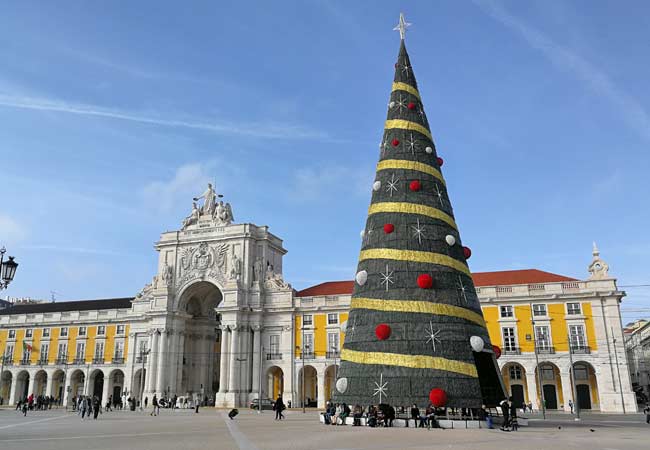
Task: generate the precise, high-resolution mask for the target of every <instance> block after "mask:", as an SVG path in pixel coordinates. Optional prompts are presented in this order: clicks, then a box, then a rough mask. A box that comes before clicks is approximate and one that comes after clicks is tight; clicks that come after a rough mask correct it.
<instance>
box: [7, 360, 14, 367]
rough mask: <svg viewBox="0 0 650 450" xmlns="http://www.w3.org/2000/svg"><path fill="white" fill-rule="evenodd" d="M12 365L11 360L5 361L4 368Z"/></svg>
mask: <svg viewBox="0 0 650 450" xmlns="http://www.w3.org/2000/svg"><path fill="white" fill-rule="evenodd" d="M13 365H14V360H13V359H9V358H7V359H5V366H13Z"/></svg>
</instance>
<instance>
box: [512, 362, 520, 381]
mask: <svg viewBox="0 0 650 450" xmlns="http://www.w3.org/2000/svg"><path fill="white" fill-rule="evenodd" d="M521 377H522V375H521V366H519V365H514V366H510V379H511V380H521V379H522V378H521Z"/></svg>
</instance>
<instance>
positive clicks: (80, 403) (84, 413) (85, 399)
mask: <svg viewBox="0 0 650 450" xmlns="http://www.w3.org/2000/svg"><path fill="white" fill-rule="evenodd" d="M72 408H73V410H75V411H77V414H78V415H80V416H81V420H84V419H85V418H90V416H91V415H92V416H93V419H95V420H97V416H99V414H100V413H101V412H102V404H101V402H100V400H99V397H98V396H96V395H93V396H90V395H80V396H78V397H75V398H73V401H72Z"/></svg>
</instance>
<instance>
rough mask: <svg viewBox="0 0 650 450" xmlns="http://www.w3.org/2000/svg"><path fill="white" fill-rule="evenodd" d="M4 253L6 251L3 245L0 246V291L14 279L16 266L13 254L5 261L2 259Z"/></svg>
mask: <svg viewBox="0 0 650 450" xmlns="http://www.w3.org/2000/svg"><path fill="white" fill-rule="evenodd" d="M5 253H7V249H6V248H4V247H2V248H0V291H1V290H2V289H7V286H9V283H11V282H12V280H13V279H14V275H16V269H17V268H18V263H17V262H16V261H14V257H13V256H10V257H9V259H8V260H7V261H5V260H4V257H5Z"/></svg>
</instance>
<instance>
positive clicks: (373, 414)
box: [367, 405, 377, 428]
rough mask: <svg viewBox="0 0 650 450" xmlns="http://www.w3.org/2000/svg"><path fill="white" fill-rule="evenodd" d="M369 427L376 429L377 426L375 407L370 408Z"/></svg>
mask: <svg viewBox="0 0 650 450" xmlns="http://www.w3.org/2000/svg"><path fill="white" fill-rule="evenodd" d="M367 425H368V426H369V427H372V428H374V427H376V426H377V408H375V407H374V406H372V405H370V406H368V421H367Z"/></svg>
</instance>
